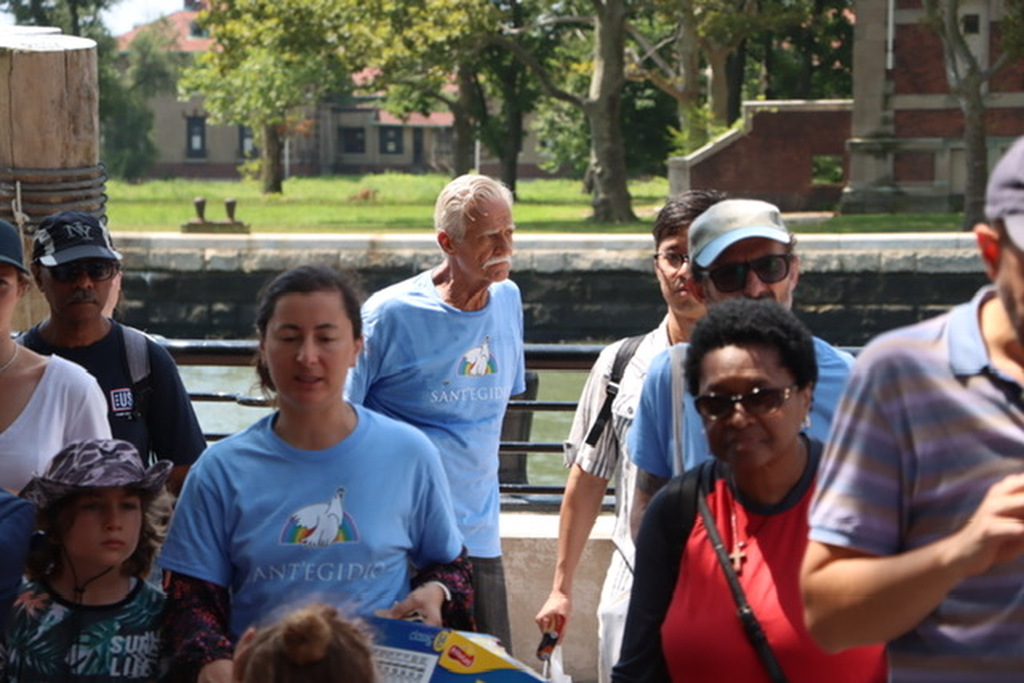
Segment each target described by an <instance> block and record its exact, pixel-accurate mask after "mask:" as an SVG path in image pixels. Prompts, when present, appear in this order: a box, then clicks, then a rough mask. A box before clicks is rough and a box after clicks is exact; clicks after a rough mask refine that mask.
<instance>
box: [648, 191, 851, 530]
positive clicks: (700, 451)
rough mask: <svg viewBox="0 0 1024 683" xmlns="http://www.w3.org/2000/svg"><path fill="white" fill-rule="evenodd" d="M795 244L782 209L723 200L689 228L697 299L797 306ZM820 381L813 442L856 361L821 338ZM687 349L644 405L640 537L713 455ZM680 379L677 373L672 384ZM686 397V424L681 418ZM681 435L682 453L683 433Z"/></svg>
mask: <svg viewBox="0 0 1024 683" xmlns="http://www.w3.org/2000/svg"><path fill="white" fill-rule="evenodd" d="M795 244H796V238H795V237H794V236H793V235H792V234H791V233H790V232H789V229H788V228H787V227H786V223H785V221H784V220H783V218H782V214H781V212H780V211H779V209H778V207H776V206H775V205H774V204H769V203H768V202H763V201H760V200H755V199H727V200H725V201H721V202H718V203H717V204H715V205H713V206H712V207H710V208H709V209H707V210H706V211H705V212H704V213H702V214H701V215H700V216H698V217H697V219H696V220H694V222H693V224H692V225H691V226H690V235H689V248H690V258H691V259H692V260H693V269H692V278H691V280H690V286H691V288H692V291H693V294H694V298H696V299H697V300H698V301H701V302H702V303H703V304H704V305H705V306H707V307H708V308H711V307H712V306H714V305H716V304H718V303H721V302H722V301H726V300H728V299H734V298H737V297H745V298H748V299H772V300H774V301H777V302H779V303H780V304H783V305H784V306H786V307H791V306H792V305H793V292H794V290H795V289H796V285H797V281H798V280H799V263H800V262H799V259H798V258H797V255H796V254H795V253H793V247H794V245H795ZM814 349H815V351H816V353H817V360H818V382H817V384H816V385H815V387H814V403H813V406H812V408H811V414H810V419H811V423H810V426H809V427H808V428H807V429H806V432H807V433H808V435H810V436H811V437H813V438H815V439H818V440H822V441H823V440H824V439H825V438H826V437H827V435H828V429H829V424H830V423H831V421H832V414H833V412H834V411H835V407H836V404H837V403H838V402H839V397H840V395H841V394H842V391H843V388H844V386H845V384H846V378H847V375H848V374H849V372H850V366H851V365H852V364H853V357H852V356H850V354H848V353H846V352H844V351H840V350H838V349H836V348H835V347H834V346H832V345H831V344H829V343H827V342H825V341H823V340H821V339H819V338H817V337H815V338H814ZM683 357H684V356H683V348H682V347H676V349H675V350H673V349H669V350H668V351H666V352H663V353H662V354H661V355H660V356H657V357H655V358H654V360H653V361H651V365H650V369H649V370H648V374H647V378H646V379H645V380H644V387H643V392H642V394H641V397H640V403H639V405H638V406H637V410H636V416H635V418H634V423H633V429H632V430H631V431H630V432H629V436H628V441H629V450H630V453H631V454H632V457H633V462H634V463H635V464H636V466H637V478H636V492H635V501H634V504H633V532H634V535H635V533H636V530H637V528H638V527H639V523H640V519H641V517H642V516H643V512H644V510H646V508H647V503H648V502H649V501H650V499H651V497H652V496H654V494H655V493H657V491H658V490H659V489H660V488H661V487H662V486H664V485H665V483H667V482H668V480H669V478H671V477H672V476H674V475H677V474H681V473H682V472H683V471H685V470H688V469H690V468H691V467H693V466H695V465H697V464H699V463H701V462H703V461H704V460H707V459H708V458H710V457H711V452H710V450H709V447H708V443H707V438H706V437H705V436H704V428H703V424H702V422H701V419H700V415H699V414H698V413H697V409H696V407H695V406H694V404H693V397H692V396H690V395H689V394H688V393H687V392H682V390H681V388H680V389H679V390H675V391H674V390H673V386H678V387H682V382H681V377H682V361H683ZM673 374H675V375H676V377H675V378H673ZM680 393H683V394H685V396H684V397H683V399H682V424H681V426H680V429H678V430H677V429H676V426H677V423H676V421H675V420H674V416H675V415H676V414H677V412H678V411H677V410H676V408H675V406H676V405H678V402H677V401H676V402H674V400H673V394H675V395H676V396H679V394H680ZM677 431H678V432H679V434H680V438H679V444H680V445H679V447H678V448H677V445H676V432H677Z"/></svg>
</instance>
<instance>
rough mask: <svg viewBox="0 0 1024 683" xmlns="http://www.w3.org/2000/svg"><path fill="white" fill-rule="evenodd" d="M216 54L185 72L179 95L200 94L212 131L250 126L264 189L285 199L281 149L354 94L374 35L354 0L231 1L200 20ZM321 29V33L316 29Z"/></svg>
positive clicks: (202, 57) (205, 55) (211, 52)
mask: <svg viewBox="0 0 1024 683" xmlns="http://www.w3.org/2000/svg"><path fill="white" fill-rule="evenodd" d="M200 17H201V18H200V23H201V25H202V27H203V28H205V29H207V30H208V31H209V32H210V34H211V35H212V36H213V37H214V40H215V42H216V47H215V49H212V50H209V51H207V52H204V53H203V54H201V55H199V57H198V59H197V60H196V63H195V65H193V66H191V67H189V68H187V69H185V71H184V72H183V74H182V78H181V81H180V83H179V94H180V95H181V96H182V97H188V96H190V95H192V94H193V93H200V94H201V95H202V96H203V98H204V101H203V106H204V107H205V108H206V110H207V111H208V112H209V113H210V120H211V122H213V123H228V124H240V125H249V126H251V127H252V129H253V131H254V133H255V135H256V140H257V145H258V146H259V148H260V150H261V154H262V158H261V161H262V164H263V173H264V187H265V189H266V190H268V191H275V190H276V191H279V188H280V185H281V180H282V176H283V164H282V160H281V150H282V146H281V144H280V141H281V140H282V139H283V137H284V135H286V134H287V132H288V131H289V130H291V129H294V128H295V127H296V126H298V125H300V124H301V123H302V122H303V120H304V119H305V118H306V117H307V114H306V108H307V107H312V106H314V105H315V104H316V103H317V102H319V101H320V100H322V99H324V98H325V97H326V96H327V95H328V94H329V93H340V92H343V91H344V90H345V89H346V88H347V86H348V79H349V76H350V74H351V73H352V71H353V69H352V66H353V64H358V63H359V61H358V60H357V59H355V58H354V57H353V55H360V54H363V53H364V51H365V49H366V47H367V46H368V45H370V44H372V42H373V41H372V38H373V37H372V35H371V34H370V32H369V31H367V30H366V26H365V24H362V23H360V21H359V19H360V9H359V3H357V2H351V3H350V2H348V1H347V0H227V1H226V2H221V3H216V4H215V5H214V6H213V8H212V9H210V10H206V11H204V12H203V13H202V14H201V15H200ZM313 27H315V30H314V29H313Z"/></svg>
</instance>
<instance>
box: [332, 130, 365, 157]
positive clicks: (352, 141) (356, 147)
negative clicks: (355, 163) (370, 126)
mask: <svg viewBox="0 0 1024 683" xmlns="http://www.w3.org/2000/svg"><path fill="white" fill-rule="evenodd" d="M338 138H339V139H340V140H341V151H342V153H344V154H366V129H365V128H347V127H345V126H342V127H340V128H338Z"/></svg>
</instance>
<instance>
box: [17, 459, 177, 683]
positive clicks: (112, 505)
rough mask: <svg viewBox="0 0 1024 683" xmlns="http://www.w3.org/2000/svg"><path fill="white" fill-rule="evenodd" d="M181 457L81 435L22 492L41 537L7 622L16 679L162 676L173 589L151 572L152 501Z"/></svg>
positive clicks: (156, 538) (155, 536) (154, 539)
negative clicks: (167, 592) (153, 457)
mask: <svg viewBox="0 0 1024 683" xmlns="http://www.w3.org/2000/svg"><path fill="white" fill-rule="evenodd" d="M171 467H172V464H171V463H170V462H168V461H166V460H161V461H159V462H157V463H156V464H154V465H153V466H151V467H149V468H148V469H146V468H144V467H143V464H142V461H141V459H140V458H139V454H138V451H136V450H135V447H134V446H132V445H131V444H130V443H128V442H127V441H119V440H116V439H95V440H89V441H76V442H73V443H71V444H68V445H67V446H66V447H65V448H64V449H63V450H61V451H60V452H59V453H58V454H57V455H56V456H54V458H53V460H52V461H50V464H49V465H48V466H47V467H46V470H45V471H44V472H43V474H41V475H39V476H36V477H34V478H33V479H32V480H31V481H29V483H28V485H26V486H25V488H24V489H23V490H22V492H21V496H22V497H23V498H25V499H27V500H28V501H30V502H32V503H34V504H35V505H36V507H37V508H38V513H37V518H36V529H37V533H39V535H40V538H38V539H37V543H35V544H34V546H33V549H32V550H31V552H30V553H29V559H28V562H27V563H26V568H25V574H26V580H25V582H24V583H23V584H22V588H21V592H20V594H19V596H18V598H17V600H16V601H15V603H14V608H13V610H12V614H11V618H10V621H9V623H8V625H7V644H8V663H7V672H6V674H7V676H8V678H7V679H6V680H8V681H90V682H99V681H155V680H157V679H158V678H159V677H160V676H161V675H162V673H163V671H162V669H163V668H164V667H163V664H162V662H163V660H164V658H163V657H162V649H163V648H162V640H161V636H160V631H161V627H162V617H163V611H164V596H163V594H162V593H161V592H160V590H159V589H158V588H156V587H155V586H153V585H152V584H150V583H149V582H147V581H146V580H145V577H146V576H147V575H148V573H149V571H150V567H151V565H152V562H153V558H154V555H155V554H156V551H157V548H158V546H159V542H160V540H161V538H160V533H159V531H158V529H157V525H156V523H155V522H154V521H153V520H152V519H151V516H150V514H149V513H150V508H151V506H152V504H153V501H154V500H155V499H156V497H157V496H158V495H160V494H161V492H162V491H163V488H164V483H165V482H166V480H167V476H168V474H169V473H170V470H171Z"/></svg>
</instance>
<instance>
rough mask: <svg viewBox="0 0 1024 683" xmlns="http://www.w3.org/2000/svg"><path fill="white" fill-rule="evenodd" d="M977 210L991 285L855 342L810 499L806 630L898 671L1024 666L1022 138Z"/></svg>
mask: <svg viewBox="0 0 1024 683" xmlns="http://www.w3.org/2000/svg"><path fill="white" fill-rule="evenodd" d="M985 210H986V214H987V217H988V220H989V223H988V224H979V225H978V226H976V227H975V230H974V232H975V235H976V236H977V240H978V246H979V250H980V252H981V257H982V260H983V262H984V266H985V271H986V273H987V275H988V276H989V279H990V280H991V281H992V285H991V286H988V287H985V288H983V289H982V290H981V291H979V292H978V294H977V295H975V297H974V299H973V300H972V301H970V302H969V303H966V304H962V305H960V306H957V307H956V308H954V309H953V310H952V311H950V312H949V313H947V314H945V315H943V316H940V317H938V318H935V319H933V320H928V321H925V322H922V323H919V324H917V325H913V326H911V327H907V328H904V329H901V330H896V331H894V332H889V333H887V334H884V335H882V336H880V337H879V338H878V339H876V340H874V341H873V342H872V343H871V344H869V345H868V346H867V347H866V348H865V350H864V352H863V353H862V354H861V356H860V358H858V360H857V363H856V364H855V366H854V369H853V373H852V375H851V377H850V382H849V385H848V387H847V390H846V394H845V395H844V397H843V400H842V401H841V403H840V405H839V409H838V412H837V414H836V418H835V420H834V422H833V425H832V432H831V435H830V438H829V443H828V444H827V448H826V452H825V456H824V458H823V461H822V464H821V469H820V471H819V475H818V490H817V494H816V497H815V500H814V503H813V505H812V508H811V531H810V538H811V542H810V543H809V545H808V548H807V553H806V555H805V557H804V564H803V572H802V588H803V593H804V600H805V616H806V618H807V623H808V627H809V628H810V631H811V634H812V636H813V637H814V638H815V639H816V640H817V641H818V643H819V644H820V645H821V646H822V647H823V648H824V649H826V650H828V651H839V650H843V649H846V648H849V647H853V646H857V645H864V644H868V643H879V642H888V654H889V664H890V669H891V680H892V681H896V682H897V683H907V682H913V683H917V682H920V683H925V682H927V683H943V682H947V681H949V682H952V681H957V682H960V681H968V680H969V681H1019V680H1024V138H1021V139H1018V140H1017V141H1016V143H1015V144H1014V145H1013V146H1012V147H1011V148H1010V150H1009V151H1008V152H1007V153H1006V155H1005V156H1004V157H1003V158H1002V160H1001V161H1000V162H999V164H998V165H997V166H996V168H995V170H994V171H993V173H992V176H991V179H990V181H989V186H988V191H987V195H986V206H985Z"/></svg>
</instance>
